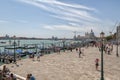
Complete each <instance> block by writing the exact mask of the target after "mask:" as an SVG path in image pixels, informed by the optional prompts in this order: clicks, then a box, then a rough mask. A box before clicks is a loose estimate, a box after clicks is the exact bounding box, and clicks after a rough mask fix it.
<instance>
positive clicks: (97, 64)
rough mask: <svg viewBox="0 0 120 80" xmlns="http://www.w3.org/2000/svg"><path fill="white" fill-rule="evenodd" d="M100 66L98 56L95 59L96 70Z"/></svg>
mask: <svg viewBox="0 0 120 80" xmlns="http://www.w3.org/2000/svg"><path fill="white" fill-rule="evenodd" d="M98 66H99V59H98V58H96V60H95V67H96V70H98Z"/></svg>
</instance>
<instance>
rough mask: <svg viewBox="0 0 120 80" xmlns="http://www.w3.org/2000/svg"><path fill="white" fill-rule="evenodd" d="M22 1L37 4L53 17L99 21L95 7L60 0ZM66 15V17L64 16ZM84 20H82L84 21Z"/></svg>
mask: <svg viewBox="0 0 120 80" xmlns="http://www.w3.org/2000/svg"><path fill="white" fill-rule="evenodd" d="M20 1H22V2H25V3H28V4H31V5H34V6H37V7H39V8H41V9H43V10H45V11H48V12H50V13H52V15H53V17H55V18H58V19H59V17H61V19H63V20H67V21H72V20H73V22H75V21H76V22H81V21H82V20H83V21H84V20H85V22H86V21H88V22H89V21H98V20H99V19H97V18H96V17H94V16H91V13H90V11H91V12H95V9H94V8H89V7H87V6H83V5H80V4H72V3H69V4H68V3H64V2H60V1H58V0H20ZM64 17H65V18H64ZM83 21H82V22H83Z"/></svg>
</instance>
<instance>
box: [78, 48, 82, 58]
mask: <svg viewBox="0 0 120 80" xmlns="http://www.w3.org/2000/svg"><path fill="white" fill-rule="evenodd" d="M81 54H82V52H81V48H79V58H80V57H81Z"/></svg>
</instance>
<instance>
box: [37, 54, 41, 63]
mask: <svg viewBox="0 0 120 80" xmlns="http://www.w3.org/2000/svg"><path fill="white" fill-rule="evenodd" d="M40 54H41V53H40V52H39V53H38V54H37V61H40Z"/></svg>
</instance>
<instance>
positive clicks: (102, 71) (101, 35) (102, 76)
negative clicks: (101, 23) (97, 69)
mask: <svg viewBox="0 0 120 80" xmlns="http://www.w3.org/2000/svg"><path fill="white" fill-rule="evenodd" d="M104 35H105V33H104V32H101V33H100V38H101V41H102V44H101V79H100V80H104V70H103V38H104Z"/></svg>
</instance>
